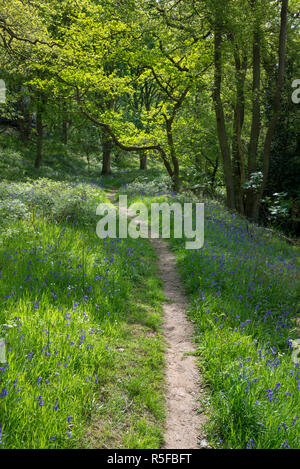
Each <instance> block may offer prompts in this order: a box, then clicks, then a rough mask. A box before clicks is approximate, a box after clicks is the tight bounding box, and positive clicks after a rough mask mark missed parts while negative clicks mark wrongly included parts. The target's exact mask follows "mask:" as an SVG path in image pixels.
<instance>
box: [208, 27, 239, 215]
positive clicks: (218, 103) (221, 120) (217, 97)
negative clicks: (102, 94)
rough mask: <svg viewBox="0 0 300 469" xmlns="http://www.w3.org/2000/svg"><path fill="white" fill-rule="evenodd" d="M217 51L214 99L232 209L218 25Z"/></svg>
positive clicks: (233, 201) (215, 57) (232, 184)
mask: <svg viewBox="0 0 300 469" xmlns="http://www.w3.org/2000/svg"><path fill="white" fill-rule="evenodd" d="M214 41H215V52H214V63H215V78H214V90H213V100H214V106H215V113H216V119H217V132H218V139H219V144H220V149H221V155H222V159H223V170H224V179H225V187H226V203H227V207H228V208H230V209H234V208H235V197H234V181H233V176H232V165H231V156H230V148H229V144H228V140H227V135H226V126H225V117H224V109H223V103H222V100H221V83H222V52H221V45H222V34H221V29H220V27H219V26H218V25H217V26H216V28H215V39H214Z"/></svg>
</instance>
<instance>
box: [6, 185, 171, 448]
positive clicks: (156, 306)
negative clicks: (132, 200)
mask: <svg viewBox="0 0 300 469" xmlns="http://www.w3.org/2000/svg"><path fill="white" fill-rule="evenodd" d="M70 179H71V181H70V182H68V183H67V182H55V181H53V180H50V179H46V178H44V179H39V180H37V181H34V180H27V181H26V182H22V183H20V182H12V181H3V182H2V183H1V185H0V211H1V236H0V273H1V275H0V337H3V338H4V339H5V341H6V358H7V362H6V363H3V364H1V367H0V428H1V432H0V433H1V435H0V447H1V448H72V447H76V448H80V447H97V448H114V447H119V448H159V447H160V446H161V444H162V439H163V436H162V427H163V421H164V409H163V402H164V401H163V388H164V384H163V368H164V363H163V347H162V338H161V336H160V333H159V331H160V325H161V302H162V292H161V287H160V283H159V281H158V279H157V275H156V267H155V256H154V253H153V251H152V249H151V248H150V245H149V243H148V241H147V240H145V241H141V242H133V241H131V240H122V241H121V240H107V241H101V240H99V239H98V238H97V236H96V230H95V228H96V222H97V219H96V217H95V209H96V206H97V204H98V203H100V202H101V201H104V200H106V198H105V193H104V191H102V190H101V189H100V188H99V187H97V186H95V185H94V184H90V183H78V182H77V181H76V180H74V179H72V178H70Z"/></svg>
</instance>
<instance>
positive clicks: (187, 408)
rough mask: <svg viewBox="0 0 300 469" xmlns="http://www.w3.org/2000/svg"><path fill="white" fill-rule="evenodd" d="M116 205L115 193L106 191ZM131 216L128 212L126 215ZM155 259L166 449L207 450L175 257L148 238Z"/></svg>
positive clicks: (163, 245) (190, 330) (190, 328)
mask: <svg viewBox="0 0 300 469" xmlns="http://www.w3.org/2000/svg"><path fill="white" fill-rule="evenodd" d="M107 195H108V197H109V199H110V200H111V202H112V203H115V201H114V196H115V192H114V191H113V192H109V193H108V194H107ZM128 215H129V216H130V213H128ZM150 242H151V244H152V245H153V247H154V249H155V251H156V255H157V257H158V264H159V272H160V277H161V279H162V281H163V287H164V293H165V297H166V299H167V301H166V302H165V303H164V306H163V311H164V322H163V332H164V336H165V339H166V345H167V350H166V386H167V395H166V404H167V418H166V432H165V446H164V448H165V449H199V448H207V447H208V444H207V442H206V441H205V439H204V437H203V432H202V430H201V429H202V426H203V424H204V423H205V421H206V417H205V415H204V414H200V413H199V412H197V410H198V409H199V398H200V395H201V381H200V374H199V370H198V368H197V365H196V359H195V356H194V355H193V353H194V352H195V350H196V347H195V344H194V343H193V342H192V336H193V334H194V329H193V325H192V323H191V322H190V321H189V320H188V318H187V316H186V308H187V300H186V298H185V296H184V292H183V288H182V284H181V281H180V277H179V274H178V272H177V269H176V258H175V255H174V254H173V253H172V251H171V250H170V248H169V245H168V243H167V242H166V241H163V240H162V239H150Z"/></svg>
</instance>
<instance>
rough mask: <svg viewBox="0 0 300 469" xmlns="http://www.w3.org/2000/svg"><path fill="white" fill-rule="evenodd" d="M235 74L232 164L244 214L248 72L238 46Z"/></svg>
mask: <svg viewBox="0 0 300 469" xmlns="http://www.w3.org/2000/svg"><path fill="white" fill-rule="evenodd" d="M234 47H235V51H234V59H235V73H236V103H235V106H234V119H233V141H232V163H233V178H234V195H235V208H236V210H237V211H238V212H239V213H241V214H244V190H243V184H244V182H245V165H244V155H243V149H242V129H243V125H244V116H245V96H244V86H245V78H246V71H247V58H246V57H245V58H244V59H243V62H241V59H240V54H239V51H238V48H237V46H236V45H234Z"/></svg>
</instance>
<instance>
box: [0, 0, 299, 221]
mask: <svg viewBox="0 0 300 469" xmlns="http://www.w3.org/2000/svg"><path fill="white" fill-rule="evenodd" d="M296 11H297V10H296V1H295V0H281V1H280V2H276V1H273V0H271V1H270V0H235V1H233V0H228V1H227V2H224V1H223V0H214V1H212V0H199V1H198V2H194V1H193V0H177V1H176V2H174V1H173V0H165V1H163V2H154V1H151V0H128V1H126V2H124V1H122V0H114V1H113V0H107V1H106V2H95V1H93V0H84V1H82V2H80V3H78V2H77V1H75V0H68V1H59V0H52V1H51V2H49V1H48V0H38V1H36V2H34V3H33V2H31V1H30V0H24V1H21V0H10V1H8V0H3V5H2V6H1V9H0V50H1V54H0V59H1V62H3V68H4V70H5V73H7V74H8V76H10V77H12V76H15V75H16V74H17V75H18V80H19V83H22V84H23V85H25V86H26V89H27V90H29V94H30V104H28V103H27V104H25V103H24V101H22V100H21V101H20V105H19V106H18V107H19V109H18V113H19V117H20V118H19V122H20V129H21V134H22V138H24V139H25V140H26V139H28V138H29V136H30V134H31V132H30V129H31V126H30V125H29V123H30V121H31V120H32V115H33V114H34V115H35V122H36V144H37V155H36V161H35V165H36V166H37V167H38V166H39V165H40V163H41V161H42V148H43V128H44V125H45V122H46V123H49V122H50V121H51V122H52V121H55V122H56V124H57V127H59V128H60V135H61V137H60V138H61V141H62V142H63V144H64V145H67V144H68V143H69V138H70V136H72V135H73V133H72V125H73V123H72V119H70V116H69V113H70V111H69V108H70V109H72V113H76V112H77V113H80V114H81V116H82V119H88V120H89V121H90V124H91V126H96V127H98V128H99V131H100V132H99V135H100V136H101V147H102V151H103V155H102V173H103V174H109V173H110V171H111V155H112V152H113V149H114V148H116V147H118V148H119V149H120V150H121V151H124V152H132V151H133V152H136V153H139V155H140V168H141V169H145V168H146V166H147V155H148V154H149V152H150V151H151V152H155V153H156V154H157V155H159V157H160V158H161V161H162V163H163V164H164V166H165V168H166V171H167V172H168V174H169V176H170V178H171V179H172V181H173V186H174V188H175V189H176V190H178V189H179V188H180V185H181V181H182V178H183V176H184V178H185V184H186V183H187V177H188V176H187V175H189V174H190V175H191V174H192V173H193V175H194V176H193V179H195V180H196V179H197V174H198V182H197V184H196V185H197V187H204V185H205V184H207V181H209V182H208V184H209V185H210V189H211V190H215V188H216V181H221V179H222V180H223V183H224V186H225V190H226V201H227V206H228V207H229V208H231V209H234V210H237V211H238V212H240V213H241V214H244V215H246V216H247V217H249V218H252V219H258V217H259V210H260V206H261V203H262V200H263V197H264V194H265V193H266V190H267V188H268V187H269V185H268V179H269V174H270V168H271V172H272V155H273V153H272V152H273V148H274V142H275V139H276V138H277V136H276V129H277V128H278V123H279V118H280V109H281V102H282V97H283V96H282V95H283V94H284V93H287V92H288V91H287V88H286V87H284V81H285V77H286V71H285V64H286V55H287V38H288V45H289V44H294V42H295V41H297V34H296V31H297V27H296V26H297V25H298V22H299V17H298V16H297V13H296ZM288 54H289V56H290V57H291V56H293V57H295V56H296V48H295V47H294V48H292V49H291V48H290V49H288ZM270 77H272V80H270ZM294 78H297V77H294ZM283 98H284V101H286V98H285V96H284V97H283ZM47 125H48V124H47ZM88 128H89V127H88ZM71 138H72V137H71ZM86 138H87V139H88V136H87V137H86ZM91 139H93V137H92V135H91ZM220 161H221V162H222V165H221V164H219V162H220ZM276 161H277V162H278V159H277V160H276ZM276 164H277V163H276ZM195 175H196V176H195ZM191 177H192V176H191ZM201 179H202V181H203V184H202V186H201ZM204 181H206V182H205V184H204ZM218 184H219V182H218ZM218 184H217V185H218Z"/></svg>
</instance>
